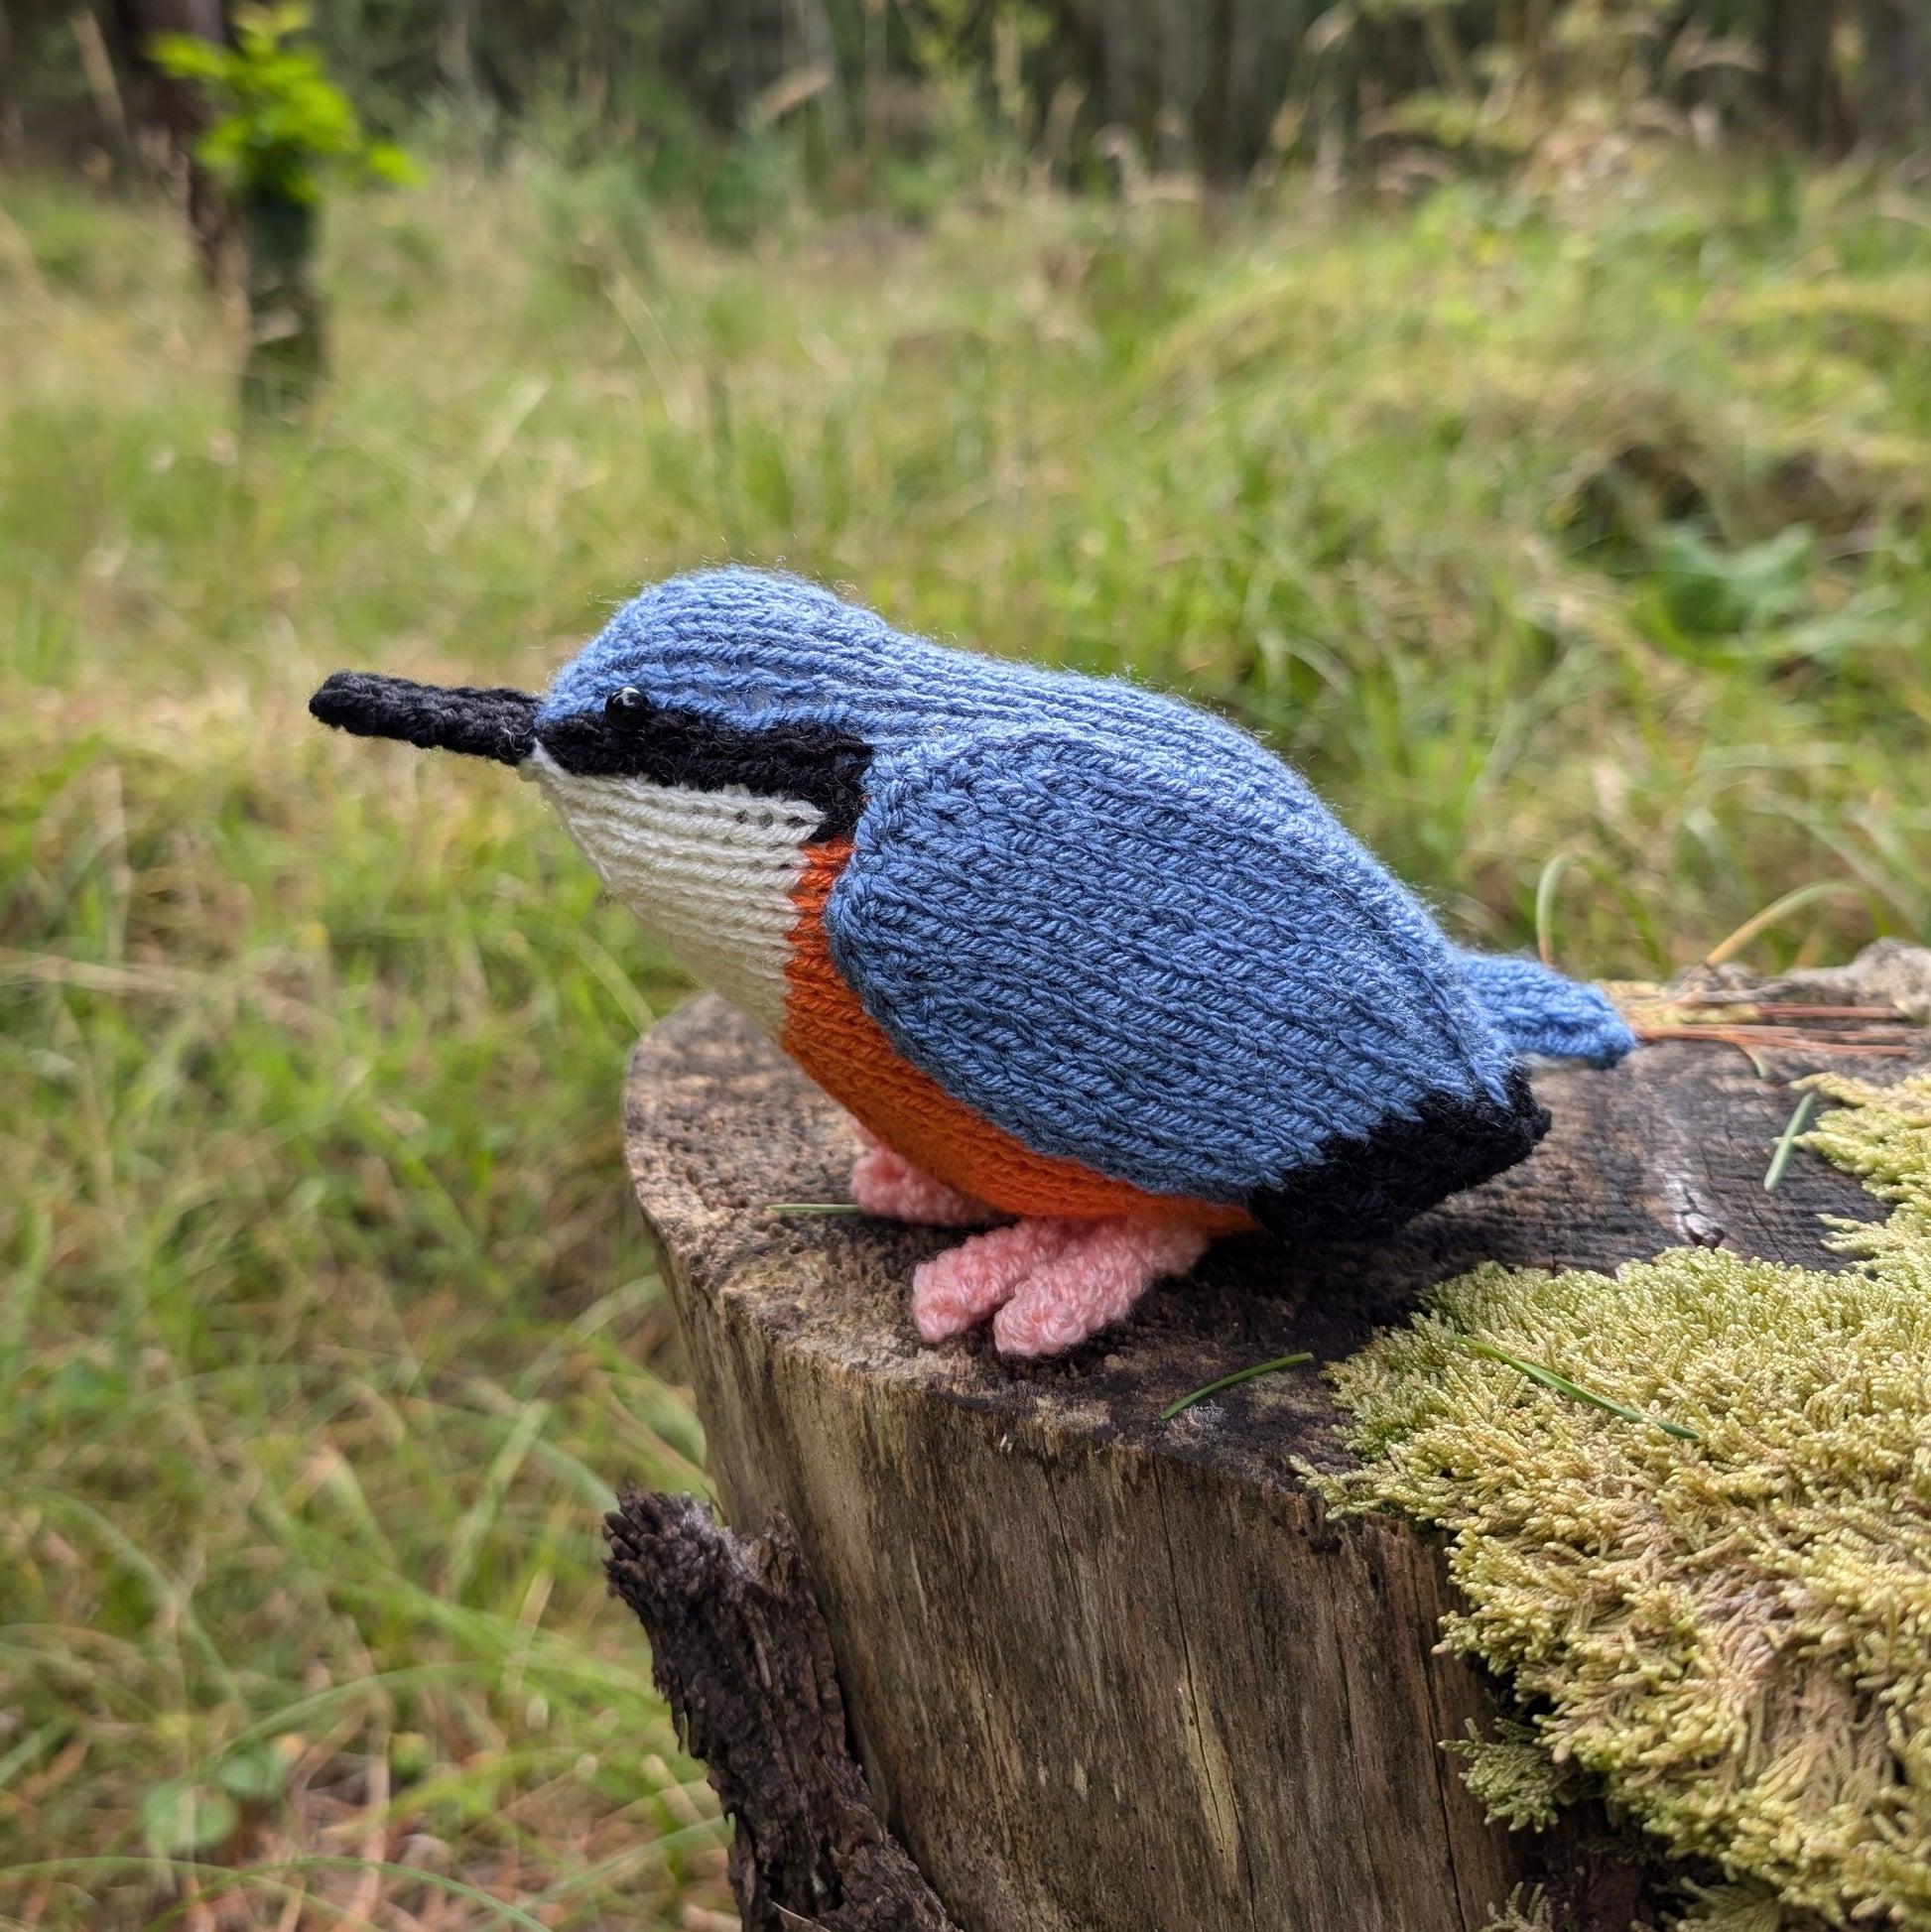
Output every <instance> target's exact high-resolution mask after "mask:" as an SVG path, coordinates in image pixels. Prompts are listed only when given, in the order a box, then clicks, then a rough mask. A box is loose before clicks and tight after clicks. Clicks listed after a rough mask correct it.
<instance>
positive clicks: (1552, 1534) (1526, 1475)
mask: <svg viewBox="0 0 1931 1932" xmlns="http://www.w3.org/2000/svg"><path fill="white" fill-rule="evenodd" d="M1815 1084H1816V1085H1818V1086H1819V1087H1821V1088H1822V1089H1823V1091H1824V1092H1825V1093H1826V1094H1828V1095H1830V1096H1832V1097H1833V1098H1835V1099H1837V1100H1839V1101H1842V1102H1844V1103H1845V1104H1844V1105H1843V1106H1842V1107H1841V1108H1840V1109H1838V1110H1836V1111H1833V1112H1831V1113H1830V1114H1828V1115H1826V1116H1825V1118H1824V1120H1823V1121H1822V1122H1821V1123H1820V1125H1819V1127H1818V1128H1817V1130H1816V1131H1815V1132H1813V1133H1811V1134H1810V1135H1808V1136H1807V1137H1806V1138H1805V1140H1804V1142H1803V1143H1802V1144H1803V1145H1805V1146H1807V1147H1809V1148H1811V1149H1812V1150H1814V1151H1815V1152H1817V1153H1820V1154H1822V1155H1824V1156H1825V1157H1826V1158H1828V1159H1830V1160H1831V1161H1833V1162H1834V1163H1836V1164H1837V1165H1838V1166H1840V1167H1842V1168H1844V1169H1846V1170H1848V1171H1849V1172H1851V1173H1854V1174H1856V1175H1858V1176H1859V1177H1860V1178H1861V1179H1862V1180H1863V1181H1864V1184H1865V1185H1866V1187H1867V1188H1868V1189H1869V1190H1870V1191H1871V1192H1872V1193H1873V1194H1876V1195H1878V1196H1879V1197H1881V1198H1883V1199H1886V1200H1890V1201H1894V1202H1896V1203H1897V1204H1898V1205H1897V1208H1896V1211H1895V1212H1894V1213H1893V1214H1892V1216H1891V1217H1890V1219H1889V1220H1888V1221H1887V1222H1886V1223H1884V1224H1882V1225H1879V1226H1875V1227H1871V1226H1865V1225H1853V1224H1838V1225H1837V1228H1836V1231H1835V1232H1834V1233H1833V1234H1831V1236H1830V1237H1829V1240H1828V1243H1827V1244H1828V1245H1829V1246H1831V1247H1833V1248H1835V1249H1836V1250H1838V1251H1839V1252H1841V1253H1848V1254H1853V1255H1856V1256H1858V1257H1860V1258H1859V1260H1858V1261H1857V1263H1856V1265H1854V1266H1853V1267H1851V1268H1850V1269H1849V1270H1848V1271H1847V1272H1844V1273H1835V1274H1833V1273H1825V1272H1822V1271H1820V1270H1815V1269H1806V1268H1795V1267H1786V1266H1782V1265H1779V1264H1775V1263H1771V1262H1767V1261H1753V1260H1746V1259H1743V1258H1741V1257H1739V1256H1737V1255H1733V1254H1727V1253H1723V1252H1720V1251H1719V1252H1713V1251H1710V1250H1707V1249H1702V1248H1683V1249H1676V1250H1673V1251H1671V1252H1669V1253H1666V1254H1662V1255H1659V1256H1657V1257H1656V1258H1655V1259H1654V1260H1653V1261H1646V1262H1632V1263H1630V1264H1629V1265H1628V1266H1625V1267H1623V1268H1622V1269H1620V1270H1618V1272H1617V1273H1616V1274H1615V1275H1614V1276H1613V1277H1611V1276H1608V1275H1601V1274H1591V1273H1586V1272H1581V1271H1576V1272H1570V1273H1565V1274H1559V1275H1551V1274H1546V1273H1542V1272H1536V1271H1526V1270H1524V1271H1515V1270H1509V1269H1505V1268H1500V1267H1487V1268H1482V1269H1479V1270H1478V1271H1477V1272H1476V1273H1474V1274H1471V1275H1467V1276H1464V1277H1463V1278H1462V1279H1460V1280H1458V1281H1454V1282H1451V1283H1449V1284H1448V1285H1447V1286H1445V1287H1444V1288H1442V1289H1441V1290H1439V1291H1438V1292H1437V1294H1436V1295H1435V1296H1434V1298H1433V1300H1432V1303H1431V1306H1430V1308H1429V1310H1428V1312H1426V1313H1425V1314H1423V1315H1421V1316H1420V1317H1418V1318H1417V1319H1416V1321H1415V1322H1414V1323H1413V1324H1412V1325H1411V1326H1410V1327H1408V1328H1406V1329H1403V1330H1401V1331H1398V1332H1396V1333H1393V1334H1389V1335H1386V1336H1383V1337H1380V1338H1379V1339H1377V1340H1376V1341H1375V1342H1374V1343H1373V1344H1371V1345H1370V1346H1369V1347H1368V1348H1367V1349H1365V1350H1364V1351H1362V1352H1361V1353H1359V1354H1357V1355H1355V1356H1353V1357H1352V1359H1351V1360H1349V1361H1347V1362H1344V1363H1342V1364H1340V1365H1339V1366H1338V1367H1337V1368H1336V1369H1334V1370H1333V1371H1332V1374H1333V1379H1334V1381H1335V1383H1336V1385H1337V1388H1338V1390H1339V1392H1340V1395H1341V1398H1342V1400H1343V1402H1344V1403H1345V1405H1346V1406H1347V1408H1348V1409H1349V1410H1350V1412H1351V1414H1352V1428H1351V1432H1350V1433H1351V1440H1352V1446H1353V1447H1354V1448H1355V1450H1356V1451H1358V1452H1359V1453H1360V1455H1361V1456H1362V1457H1363V1458H1364V1459H1365V1466H1364V1467H1363V1468H1362V1469H1360V1470H1358V1471H1355V1472H1352V1473H1351V1474H1349V1475H1346V1476H1342V1477H1326V1478H1316V1479H1315V1480H1316V1481H1318V1483H1319V1485H1320V1487H1321V1488H1322V1489H1323V1491H1324V1492H1325V1493H1326V1494H1327V1496H1328V1498H1329V1500H1330V1502H1331V1503H1332V1504H1334V1505H1336V1506H1338V1507H1340V1508H1342V1509H1348V1510H1359V1509H1368V1508H1379V1509H1395V1510H1400V1511H1403V1512H1405V1513H1407V1514H1409V1515H1412V1516H1416V1517H1419V1518H1420V1519H1422V1520H1423V1521H1425V1522H1428V1523H1431V1524H1435V1525H1438V1526H1439V1527H1441V1528H1442V1529H1444V1530H1446V1531H1447V1532H1448V1534H1449V1537H1450V1559H1449V1560H1450V1567H1451V1570H1452V1572H1453V1575H1454V1578H1455V1581H1456V1583H1457V1585H1458V1586H1459V1588H1460V1590H1461V1592H1462V1595H1463V1599H1464V1601H1465V1603H1466V1605H1467V1608H1466V1610H1463V1611H1462V1612H1460V1613H1459V1614H1457V1615H1456V1616H1454V1617H1453V1618H1451V1619H1450V1621H1449V1624H1448V1627H1447V1632H1446V1634H1447V1638H1448V1641H1449V1642H1450V1643H1451V1644H1452V1645H1453V1646H1454V1647H1455V1648H1456V1649H1458V1650H1461V1651H1464V1652H1467V1653H1469V1654H1471V1655H1473V1656H1476V1657H1479V1658H1480V1659H1481V1660H1482V1662H1484V1663H1485V1664H1487V1665H1488V1666H1489V1667H1490V1668H1491V1669H1492V1670H1494V1671H1496V1672H1498V1673H1499V1674H1501V1675H1502V1676H1504V1677H1505V1678H1507V1679H1508V1680H1509V1681H1510V1682H1511V1683H1512V1684H1513V1686H1514V1689H1515V1691H1516V1693H1517V1695H1518V1696H1519V1697H1520V1698H1521V1699H1522V1700H1523V1704H1524V1709H1525V1715H1526V1717H1527V1721H1528V1724H1529V1726H1530V1727H1531V1731H1532V1736H1530V1737H1524V1736H1523V1735H1522V1734H1520V1733H1516V1732H1511V1733H1509V1734H1507V1735H1506V1736H1504V1737H1503V1738H1502V1739H1499V1740H1498V1741H1497V1743H1495V1744H1490V1745H1487V1746H1484V1747H1480V1748H1479V1749H1478V1752H1477V1754H1476V1757H1475V1758H1474V1760H1473V1762H1472V1765H1471V1769H1472V1770H1473V1771H1474V1772H1475V1774H1476V1777H1477V1780H1478V1781H1479V1782H1480V1786H1481V1795H1482V1796H1483V1798H1484V1799H1485V1801H1486V1802H1487V1803H1488V1804H1489V1806H1490V1809H1491V1811H1493V1812H1494V1813H1495V1814H1496V1815H1500V1816H1509V1815H1511V1814H1512V1815H1515V1816H1519V1817H1521V1818H1523V1819H1529V1818H1534V1817H1538V1816H1544V1815H1546V1814H1547V1811H1548V1808H1549V1804H1550V1800H1551V1793H1552V1791H1553V1790H1554V1789H1555V1788H1557V1787H1556V1786H1555V1784H1553V1783H1552V1778H1551V1774H1552V1772H1557V1771H1561V1770H1563V1769H1565V1768H1568V1767H1573V1766H1580V1767H1581V1768H1582V1769H1585V1770H1587V1771H1590V1772H1592V1773H1595V1774H1596V1775H1597V1776H1598V1777H1599V1778H1600V1779H1601V1780H1602V1783H1603V1788H1604V1790H1605V1792H1606V1793H1607V1795H1608V1797H1609V1800H1610V1802H1611V1803H1612V1804H1614V1805H1616V1806H1618V1807H1620V1808H1621V1809H1623V1810H1624V1811H1626V1812H1627V1814H1628V1815H1629V1816H1630V1817H1632V1818H1633V1819H1635V1820H1636V1821H1638V1822H1639V1823H1640V1824H1642V1825H1643V1826H1644V1827H1646V1828H1647V1829H1648V1830H1649V1831H1651V1832H1654V1833H1656V1834H1657V1835H1658V1836H1659V1837H1660V1838H1662V1839H1663V1840H1664V1841H1665V1842H1666V1843H1667V1845H1668V1847H1669V1849H1670V1851H1671V1852H1672V1853H1674V1854H1676V1855H1679V1856H1684V1857H1692V1856H1694V1857H1701V1858H1704V1859H1709V1860H1712V1861H1714V1862H1715V1863H1716V1864H1717V1865H1719V1866H1720V1867H1721V1868H1723V1869H1724V1870H1725V1871H1726V1872H1727V1873H1728V1874H1729V1875H1730V1877H1731V1878H1733V1879H1734V1880H1737V1881H1738V1882H1739V1884H1740V1885H1741V1886H1742V1887H1743V1888H1744V1892H1745V1894H1747V1893H1754V1894H1755V1895H1756V1896H1757V1897H1759V1898H1761V1897H1764V1896H1765V1894H1773V1895H1774V1897H1775V1898H1776V1899H1778V1900H1780V1901H1781V1902H1782V1904H1783V1905H1784V1906H1786V1907H1791V1908H1796V1909H1798V1910H1801V1911H1808V1912H1811V1913H1815V1914H1817V1915H1818V1916H1820V1917H1821V1918H1823V1919H1825V1920H1826V1921H1828V1922H1830V1923H1833V1924H1839V1923H1845V1922H1847V1921H1849V1920H1852V1919H1857V1920H1860V1921H1862V1922H1871V1921H1875V1922H1878V1923H1883V1922H1889V1923H1891V1924H1896V1925H1905V1926H1913V1927H1931V1076H1921V1077H1917V1078H1914V1079H1911V1080H1908V1081H1905V1082H1903V1083H1901V1084H1899V1085H1898V1086H1895V1087H1891V1088H1887V1089H1879V1088H1873V1087H1869V1086H1867V1085H1865V1084H1863V1083H1860V1082H1855V1081H1849V1080H1842V1079H1836V1078H1826V1079H1822V1080H1819V1081H1818V1082H1817V1083H1815ZM1471 1340H1480V1341H1484V1342H1487V1343H1489V1344H1491V1345H1493V1346H1495V1347H1497V1348H1500V1349H1503V1350H1505V1351H1507V1352H1510V1353H1512V1354H1516V1355H1519V1356H1522V1357H1524V1358H1526V1359H1529V1360H1532V1361H1539V1362H1543V1363H1547V1364H1548V1365H1550V1366H1552V1367H1555V1368H1558V1369H1560V1370H1561V1371H1562V1372H1563V1373H1564V1374H1566V1375H1569V1376H1571V1377H1573V1378H1574V1379H1575V1380H1576V1381H1578V1382H1580V1383H1582V1384H1583V1385H1585V1386H1586V1387H1588V1388H1591V1389H1593V1390H1596V1391H1598V1392H1599V1393H1601V1394H1604V1395H1607V1396H1609V1397H1612V1398H1613V1399H1615V1400H1617V1401H1619V1402H1622V1403H1626V1404H1627V1405H1629V1406H1630V1407H1632V1408H1636V1409H1641V1410H1644V1411H1646V1412H1648V1413H1652V1414H1655V1415H1658V1416H1663V1417H1667V1418H1669V1419H1671V1420H1673V1421H1677V1422H1680V1423H1685V1424H1688V1425H1690V1426H1692V1427H1694V1428H1695V1429H1696V1430H1698V1431H1699V1432H1700V1433H1701V1436H1702V1440H1701V1442H1695V1443H1692V1442H1684V1441H1678V1440H1675V1439H1673V1438H1672V1437H1670V1436H1669V1435H1666V1434H1665V1433H1664V1432H1663V1431H1662V1430H1661V1429H1659V1428H1655V1427H1653V1426H1647V1425H1643V1424H1639V1423H1630V1422H1625V1421H1621V1420H1619V1419H1617V1418H1615V1417H1613V1416H1609V1415H1606V1414H1604V1413H1602V1412H1601V1411H1600V1410H1597V1409H1593V1408H1589V1407H1586V1406H1584V1405H1583V1404H1581V1403H1578V1402H1574V1401H1570V1400H1566V1399H1565V1398H1564V1397H1562V1396H1560V1395H1558V1394H1556V1393H1554V1392H1552V1391H1550V1390H1548V1389H1545V1388H1543V1387H1540V1386H1538V1385H1537V1384H1535V1383H1534V1382H1532V1381H1530V1380H1529V1379H1527V1378H1526V1377H1525V1376H1523V1375H1522V1374H1520V1373H1518V1372H1517V1371H1516V1370H1514V1369H1512V1368H1510V1367H1507V1366H1505V1365H1504V1364H1502V1363H1500V1362H1497V1361H1495V1360H1493V1359H1490V1358H1486V1357H1484V1356H1482V1355H1480V1354H1478V1353H1476V1352H1474V1351H1473V1350H1472V1349H1471V1348H1470V1347H1469V1343H1470V1341H1471ZM1525 1743H1532V1744H1533V1745H1534V1746H1535V1748H1532V1749H1525V1748H1523V1746H1524V1744H1525ZM1739 1902H1740V1895H1739Z"/></svg>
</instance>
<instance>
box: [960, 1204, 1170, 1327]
mask: <svg viewBox="0 0 1931 1932" xmlns="http://www.w3.org/2000/svg"><path fill="white" fill-rule="evenodd" d="M1022 1225H1023V1224H1022ZM1207 1242H1208V1237H1207V1236H1206V1235H1205V1234H1204V1233H1202V1232H1201V1231H1200V1229H1199V1228H1197V1227H1187V1226H1183V1225H1177V1224H1174V1223H1172V1222H1147V1221H1129V1220H1124V1219H1120V1220H1113V1221H1095V1222H1088V1223H1085V1224H1076V1231H1075V1232H1074V1233H1073V1234H1072V1235H1071V1236H1070V1238H1069V1239H1067V1240H1066V1241H1065V1242H1064V1243H1063V1244H1062V1245H1061V1247H1060V1249H1059V1251H1058V1252H1057V1253H1055V1254H1053V1255H1052V1256H1050V1257H1049V1258H1047V1259H1046V1260H1044V1261H1043V1262H1042V1263H1041V1264H1040V1265H1038V1266H1037V1267H1035V1268H1034V1269H1033V1270H1032V1271H1031V1272H1030V1273H1028V1275H1027V1276H1026V1278H1025V1279H1024V1280H1023V1281H1021V1282H1019V1283H1017V1284H1015V1286H1014V1288H1013V1290H1012V1292H1011V1295H1010V1298H1009V1299H1007V1300H1006V1301H1005V1305H1004V1306H1003V1307H1002V1308H1001V1309H1000V1310H999V1312H998V1313H997V1315H995V1316H994V1317H993V1320H992V1339H993V1341H994V1342H995V1343H996V1344H997V1346H998V1350H999V1352H1000V1353H1001V1354H1004V1355H1056V1354H1059V1353H1060V1352H1062V1351H1063V1350H1066V1349H1070V1348H1072V1347H1073V1345H1074V1344H1075V1343H1076V1342H1084V1341H1085V1340H1086V1339H1087V1337H1088V1336H1090V1335H1092V1334H1094V1332H1095V1331H1097V1330H1099V1329H1102V1328H1104V1327H1105V1326H1106V1324H1107V1323H1108V1322H1117V1321H1118V1320H1119V1318H1120V1317H1121V1316H1122V1315H1124V1314H1125V1313H1126V1311H1127V1310H1128V1309H1129V1308H1131V1307H1132V1306H1133V1304H1134V1303H1135V1302H1136V1301H1138V1300H1139V1298H1140V1297H1141V1296H1142V1295H1143V1294H1145V1293H1146V1291H1147V1290H1148V1289H1149V1288H1150V1287H1152V1285H1153V1284H1154V1283H1155V1282H1156V1281H1158V1280H1160V1279H1161V1278H1162V1277H1163V1276H1166V1275H1174V1274H1185V1273H1186V1272H1187V1270H1188V1269H1189V1268H1191V1267H1192V1266H1193V1265H1194V1263H1195V1262H1196V1261H1198V1260H1199V1259H1200V1258H1201V1256H1202V1255H1203V1254H1204V1253H1205V1252H1206V1251H1207ZM941 1258H942V1259H944V1258H949V1257H943V1256H942V1257H941Z"/></svg>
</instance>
